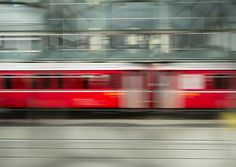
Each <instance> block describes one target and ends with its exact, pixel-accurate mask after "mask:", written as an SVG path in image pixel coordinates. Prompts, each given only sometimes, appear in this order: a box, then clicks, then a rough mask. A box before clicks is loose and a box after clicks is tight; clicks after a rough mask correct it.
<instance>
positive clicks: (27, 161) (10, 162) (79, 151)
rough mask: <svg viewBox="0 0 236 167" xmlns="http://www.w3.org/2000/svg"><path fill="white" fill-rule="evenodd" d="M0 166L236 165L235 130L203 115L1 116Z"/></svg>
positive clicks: (152, 166)
mask: <svg viewBox="0 0 236 167" xmlns="http://www.w3.org/2000/svg"><path fill="white" fill-rule="evenodd" d="M0 125H1V127H0V167H54V166H55V167H100V166H102V167H108V166H109V167H118V166H122V167H146V166H147V167H154V166H155V167H156V166H158V167H169V166H171V167H172V166H173V167H190V166H191V167H199V166H201V167H222V166H227V167H235V166H236V130H234V129H230V128H227V127H225V126H224V124H223V123H222V122H221V121H208V120H205V121H201V120H196V121H194V120H187V121H186V120H69V121H68V120H27V121H17V120H15V121H14V120H11V121H8V120H7V121H6V120H3V121H0Z"/></svg>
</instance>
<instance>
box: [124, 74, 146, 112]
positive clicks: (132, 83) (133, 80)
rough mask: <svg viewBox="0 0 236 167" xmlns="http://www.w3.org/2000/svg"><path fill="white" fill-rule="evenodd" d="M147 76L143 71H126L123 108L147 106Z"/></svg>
mask: <svg viewBox="0 0 236 167" xmlns="http://www.w3.org/2000/svg"><path fill="white" fill-rule="evenodd" d="M144 81H145V76H144V75H143V74H142V73H138V72H134V73H131V72H130V73H126V74H125V75H123V77H122V90H123V91H124V96H123V98H122V107H123V108H146V106H147V105H146V104H145V99H146V98H145V97H146V92H145V86H144V85H145V83H144Z"/></svg>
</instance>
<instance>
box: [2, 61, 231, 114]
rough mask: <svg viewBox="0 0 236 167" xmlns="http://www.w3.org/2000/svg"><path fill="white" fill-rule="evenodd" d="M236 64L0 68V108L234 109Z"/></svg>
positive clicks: (16, 65)
mask: <svg viewBox="0 0 236 167" xmlns="http://www.w3.org/2000/svg"><path fill="white" fill-rule="evenodd" d="M235 85H236V63H157V64H155V63H152V64H133V63H1V65H0V108H49V109H50V108H92V109H93V108H104V109H105V108H107V109H111V108H113V109H143V110H149V109H160V108H172V109H177V108H178V109H185V108H188V109H214V108H217V109H221V108H230V107H233V105H234V101H233V100H232V97H233V96H234V97H235V93H236V91H235V90H236V86H235Z"/></svg>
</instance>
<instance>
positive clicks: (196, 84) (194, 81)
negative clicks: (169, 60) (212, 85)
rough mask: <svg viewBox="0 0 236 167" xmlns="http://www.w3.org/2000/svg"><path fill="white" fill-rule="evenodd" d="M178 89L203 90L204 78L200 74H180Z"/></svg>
mask: <svg viewBox="0 0 236 167" xmlns="http://www.w3.org/2000/svg"><path fill="white" fill-rule="evenodd" d="M178 84H179V86H178V87H179V89H204V88H205V85H204V77H203V75H201V74H182V75H180V79H179V82H178Z"/></svg>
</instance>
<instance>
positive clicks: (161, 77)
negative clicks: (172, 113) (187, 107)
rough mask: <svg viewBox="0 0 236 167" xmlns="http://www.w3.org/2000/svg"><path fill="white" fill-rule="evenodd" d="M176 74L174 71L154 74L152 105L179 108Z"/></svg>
mask: <svg viewBox="0 0 236 167" xmlns="http://www.w3.org/2000/svg"><path fill="white" fill-rule="evenodd" d="M177 100H179V98H178V91H177V89H176V76H175V73H174V72H157V73H156V74H154V107H155V108H179V107H178V106H179V105H178V104H179V103H178V101H177Z"/></svg>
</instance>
